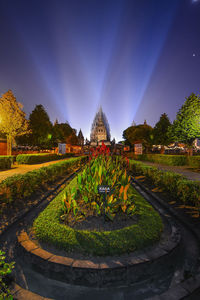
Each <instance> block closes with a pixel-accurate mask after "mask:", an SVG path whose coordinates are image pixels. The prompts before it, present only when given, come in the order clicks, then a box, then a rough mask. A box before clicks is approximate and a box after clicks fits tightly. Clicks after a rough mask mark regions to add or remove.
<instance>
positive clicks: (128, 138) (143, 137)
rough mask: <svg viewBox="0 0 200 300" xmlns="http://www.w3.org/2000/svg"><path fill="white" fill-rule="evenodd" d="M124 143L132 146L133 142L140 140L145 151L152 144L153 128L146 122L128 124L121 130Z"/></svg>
mask: <svg viewBox="0 0 200 300" xmlns="http://www.w3.org/2000/svg"><path fill="white" fill-rule="evenodd" d="M123 138H124V139H125V144H127V145H130V146H133V145H134V143H135V142H138V141H139V142H141V143H142V144H143V146H144V150H145V152H148V150H149V149H150V148H151V146H152V145H153V129H152V127H151V126H149V125H147V124H143V125H137V126H130V127H128V128H127V129H126V130H124V132H123Z"/></svg>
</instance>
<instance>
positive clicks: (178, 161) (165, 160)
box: [130, 153, 188, 166]
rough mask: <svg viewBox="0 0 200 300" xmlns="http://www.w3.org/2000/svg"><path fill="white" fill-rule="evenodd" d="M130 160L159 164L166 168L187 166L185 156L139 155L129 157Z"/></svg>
mask: <svg viewBox="0 0 200 300" xmlns="http://www.w3.org/2000/svg"><path fill="white" fill-rule="evenodd" d="M130 157H131V158H132V159H135V160H142V161H149V162H154V163H161V164H165V165H168V166H185V165H187V164H188V160H187V156H185V155H167V154H139V155H135V154H134V153H132V154H131V155H130Z"/></svg>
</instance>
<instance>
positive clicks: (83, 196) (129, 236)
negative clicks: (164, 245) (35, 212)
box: [33, 144, 163, 256]
mask: <svg viewBox="0 0 200 300" xmlns="http://www.w3.org/2000/svg"><path fill="white" fill-rule="evenodd" d="M102 187H103V188H108V189H109V192H105V193H103V194H102V193H100V190H99V189H100V188H102ZM162 229H163V224H162V220H161V217H160V215H159V214H158V213H157V212H156V211H155V210H154V209H153V207H152V206H151V205H150V204H149V203H147V201H146V200H145V199H144V198H143V197H142V196H141V195H140V194H139V193H138V192H137V191H136V190H135V189H134V188H133V186H132V185H131V177H130V175H129V160H128V159H127V158H124V157H121V156H120V157H119V156H113V155H112V154H111V153H110V150H109V148H107V147H106V146H105V145H104V144H103V145H102V146H101V147H98V148H96V149H93V150H92V153H91V155H90V157H89V162H88V163H87V164H86V165H85V167H84V169H83V170H82V171H81V172H80V173H79V174H78V175H77V176H76V177H75V178H74V179H73V180H72V181H71V182H70V183H69V185H67V186H66V188H65V189H64V190H63V191H62V192H61V193H60V194H59V195H58V196H57V197H56V198H55V199H54V200H53V201H52V202H51V203H50V204H49V205H48V207H47V208H46V209H45V210H44V211H43V212H41V214H40V215H39V216H38V218H37V219H36V220H35V221H34V224H33V232H34V233H35V236H36V238H37V239H38V242H39V243H40V242H43V243H44V242H45V243H47V244H53V245H54V246H56V247H58V248H61V249H64V250H65V251H66V252H74V251H75V252H77V253H85V254H92V255H99V256H106V255H115V254H118V255H119V254H122V253H130V252H132V251H135V250H138V249H142V248H144V247H146V246H149V245H152V244H154V243H155V242H156V241H158V240H159V238H160V235H161V232H162Z"/></svg>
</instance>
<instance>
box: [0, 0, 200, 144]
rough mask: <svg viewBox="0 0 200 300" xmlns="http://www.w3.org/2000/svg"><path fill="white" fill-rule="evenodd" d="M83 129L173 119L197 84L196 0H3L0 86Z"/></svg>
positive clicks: (115, 131) (118, 134)
mask: <svg viewBox="0 0 200 300" xmlns="http://www.w3.org/2000/svg"><path fill="white" fill-rule="evenodd" d="M8 89H11V90H12V91H13V93H14V94H15V96H16V98H17V100H18V101H19V102H21V103H22V104H23V105H24V110H25V112H26V114H27V117H28V116H29V113H30V112H31V111H32V110H33V109H34V107H35V105H36V104H42V105H43V106H44V107H45V109H46V111H47V112H48V114H49V116H50V119H51V121H52V122H54V121H55V119H56V118H57V119H58V121H59V122H65V121H68V122H69V123H70V125H71V126H72V127H73V128H76V129H77V130H79V129H80V128H81V129H82V131H83V135H84V137H86V136H87V137H88V138H89V135H90V129H91V125H92V121H93V119H94V116H95V113H96V111H97V110H98V107H99V106H100V105H102V108H103V111H104V112H105V114H106V116H107V119H108V122H109V124H110V128H111V138H113V137H115V138H116V140H118V141H119V140H121V139H122V132H123V130H124V129H126V128H127V127H129V126H130V125H131V123H132V121H133V120H134V121H135V122H136V124H140V123H143V122H144V119H146V120H147V123H148V124H150V125H152V126H154V125H155V123H156V122H157V121H158V120H159V117H160V115H161V114H162V113H164V112H165V113H167V114H168V116H169V118H170V120H171V121H173V120H174V118H175V116H176V113H177V111H178V109H179V108H180V107H181V105H182V104H183V103H184V101H185V97H188V96H189V95H190V94H191V93H192V92H194V93H197V94H199V93H200V0H196V1H195V0H130V1H129V0H127V1H126V0H63V1H62V0H24V1H22V0H0V94H3V93H5V92H6V91H7V90H8Z"/></svg>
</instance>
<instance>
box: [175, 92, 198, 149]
mask: <svg viewBox="0 0 200 300" xmlns="http://www.w3.org/2000/svg"><path fill="white" fill-rule="evenodd" d="M170 131H171V134H172V136H173V137H174V139H175V140H176V141H178V142H183V143H185V144H187V145H188V146H192V144H193V142H194V140H195V139H196V138H200V97H199V95H195V94H194V93H192V94H191V95H190V96H189V97H188V98H186V101H185V102H184V104H183V105H182V107H181V108H180V110H179V111H178V113H177V115H176V119H175V120H174V122H173V125H172V128H171V130H170Z"/></svg>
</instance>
